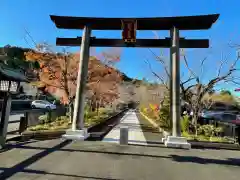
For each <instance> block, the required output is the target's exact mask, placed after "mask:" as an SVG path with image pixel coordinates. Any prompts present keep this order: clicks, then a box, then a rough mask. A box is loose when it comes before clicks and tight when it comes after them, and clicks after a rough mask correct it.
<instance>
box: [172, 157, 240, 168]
mask: <svg viewBox="0 0 240 180" xmlns="http://www.w3.org/2000/svg"><path fill="white" fill-rule="evenodd" d="M170 157H172V159H173V160H174V161H176V162H183V163H184V162H191V163H197V164H218V165H231V166H240V159H236V158H228V159H226V160H223V159H208V158H201V157H197V156H179V155H170Z"/></svg>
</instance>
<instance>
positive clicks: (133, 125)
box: [103, 110, 147, 145]
mask: <svg viewBox="0 0 240 180" xmlns="http://www.w3.org/2000/svg"><path fill="white" fill-rule="evenodd" d="M122 126H127V127H128V129H129V131H128V138H129V144H142V145H147V142H146V138H145V136H144V133H143V130H142V128H141V123H140V121H139V119H138V117H137V115H136V113H135V111H134V110H130V111H128V112H127V113H126V114H125V116H124V117H122V119H121V122H120V124H118V125H117V126H116V127H114V128H113V129H112V130H111V131H110V132H109V133H108V134H107V135H106V136H105V138H104V139H103V141H104V142H113V143H119V138H120V127H122Z"/></svg>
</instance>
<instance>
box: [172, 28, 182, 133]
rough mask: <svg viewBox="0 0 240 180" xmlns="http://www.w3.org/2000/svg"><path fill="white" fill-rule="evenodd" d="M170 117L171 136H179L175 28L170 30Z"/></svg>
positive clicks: (177, 63) (177, 58) (178, 77)
mask: <svg viewBox="0 0 240 180" xmlns="http://www.w3.org/2000/svg"><path fill="white" fill-rule="evenodd" d="M171 43H172V47H171V67H170V68H171V78H172V80H171V94H170V95H171V98H170V99H171V101H172V104H171V113H172V115H171V117H172V136H181V127H180V117H181V114H180V113H181V111H180V109H181V106H180V54H179V31H178V29H177V28H176V27H173V28H172V29H171Z"/></svg>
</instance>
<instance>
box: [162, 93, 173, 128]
mask: <svg viewBox="0 0 240 180" xmlns="http://www.w3.org/2000/svg"><path fill="white" fill-rule="evenodd" d="M159 124H160V127H161V128H163V129H164V130H167V131H168V130H170V129H171V120H170V99H169V96H168V95H165V97H164V100H163V104H162V107H161V109H160V111H159Z"/></svg>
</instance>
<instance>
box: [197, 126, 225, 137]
mask: <svg viewBox="0 0 240 180" xmlns="http://www.w3.org/2000/svg"><path fill="white" fill-rule="evenodd" d="M197 131H198V134H201V135H204V136H206V137H213V136H219V135H220V134H221V133H222V132H223V128H222V127H214V126H213V125H210V124H207V125H203V126H199V127H198V129H197Z"/></svg>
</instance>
